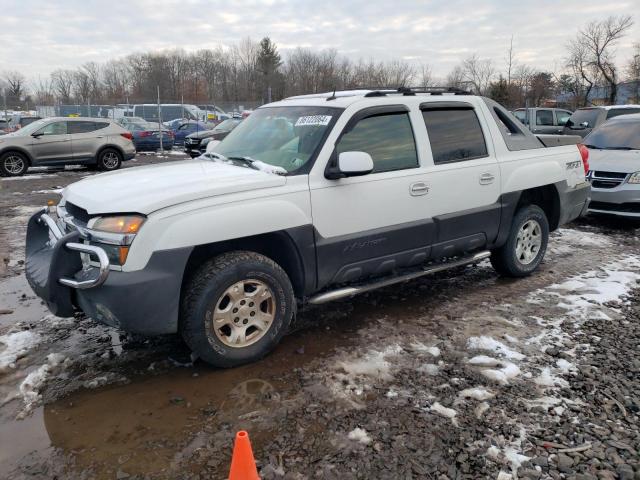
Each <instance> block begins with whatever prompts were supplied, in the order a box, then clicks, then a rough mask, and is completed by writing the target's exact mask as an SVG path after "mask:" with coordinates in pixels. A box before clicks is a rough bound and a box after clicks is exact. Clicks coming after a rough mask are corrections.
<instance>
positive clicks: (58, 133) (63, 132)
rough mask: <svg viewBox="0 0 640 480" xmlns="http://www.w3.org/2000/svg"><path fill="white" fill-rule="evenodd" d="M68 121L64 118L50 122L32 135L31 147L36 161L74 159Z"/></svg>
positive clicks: (54, 161)
mask: <svg viewBox="0 0 640 480" xmlns="http://www.w3.org/2000/svg"><path fill="white" fill-rule="evenodd" d="M67 123H68V122H66V121H64V120H63V121H56V122H52V123H49V124H48V125H45V126H44V127H42V128H41V129H40V130H38V131H37V132H35V133H34V135H32V137H31V142H30V147H31V153H32V156H33V159H34V162H35V163H39V164H47V163H62V162H65V161H69V160H71V159H72V151H71V135H69V134H68V133H67Z"/></svg>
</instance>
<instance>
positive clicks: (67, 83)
mask: <svg viewBox="0 0 640 480" xmlns="http://www.w3.org/2000/svg"><path fill="white" fill-rule="evenodd" d="M51 80H52V81H53V88H54V89H55V91H56V94H57V96H58V99H59V100H60V102H62V103H69V102H70V101H71V93H72V89H73V84H74V72H73V71H72V70H62V69H61V70H56V71H54V72H53V73H52V74H51Z"/></svg>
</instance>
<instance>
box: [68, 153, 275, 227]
mask: <svg viewBox="0 0 640 480" xmlns="http://www.w3.org/2000/svg"><path fill="white" fill-rule="evenodd" d="M286 182H287V179H286V177H283V176H278V175H275V174H272V173H265V172H261V171H258V170H253V169H251V168H246V167H239V166H235V165H228V164H224V163H219V162H214V161H212V160H198V159H196V160H183V161H177V162H170V163H163V164H160V165H147V166H143V167H135V168H127V169H125V170H120V171H117V172H109V173H103V174H100V175H94V176H92V177H90V178H86V179H84V180H80V181H79V182H77V183H74V184H72V185H69V186H68V187H67V188H65V190H64V192H63V194H62V195H63V198H64V199H65V201H66V202H71V203H73V204H74V205H77V206H79V207H81V208H84V209H85V210H86V211H87V212H88V213H89V214H90V215H95V214H102V213H134V212H135V213H142V214H145V215H147V214H149V213H151V212H154V211H156V210H160V209H161V208H166V207H169V206H172V205H176V204H178V203H183V202H189V201H193V200H198V199H201V198H207V197H214V196H218V195H225V194H229V193H237V192H244V191H248V190H257V189H266V188H272V187H279V186H282V185H284V184H286Z"/></svg>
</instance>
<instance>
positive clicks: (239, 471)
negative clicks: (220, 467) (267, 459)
mask: <svg viewBox="0 0 640 480" xmlns="http://www.w3.org/2000/svg"><path fill="white" fill-rule="evenodd" d="M229 480H260V477H259V476H258V469H257V468H256V461H255V460H254V459H253V451H252V450H251V442H250V441H249V434H248V433H247V432H245V431H244V430H241V431H239V432H238V433H236V441H235V444H234V445H233V455H232V456H231V470H230V471H229Z"/></svg>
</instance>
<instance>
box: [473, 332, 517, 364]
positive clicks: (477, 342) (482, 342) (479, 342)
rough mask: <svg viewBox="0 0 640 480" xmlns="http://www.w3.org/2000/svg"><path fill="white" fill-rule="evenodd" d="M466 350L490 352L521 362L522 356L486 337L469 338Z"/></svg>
mask: <svg viewBox="0 0 640 480" xmlns="http://www.w3.org/2000/svg"><path fill="white" fill-rule="evenodd" d="M467 348H469V349H472V350H490V351H492V352H495V353H497V354H499V355H502V356H504V357H506V358H509V359H513V360H522V359H523V358H524V355H523V354H521V353H520V352H516V351H515V350H512V349H510V348H509V347H507V346H506V345H505V344H504V343H502V342H500V341H498V340H496V339H494V338H491V337H487V336H484V335H483V336H481V337H470V338H469V339H468V340H467Z"/></svg>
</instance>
